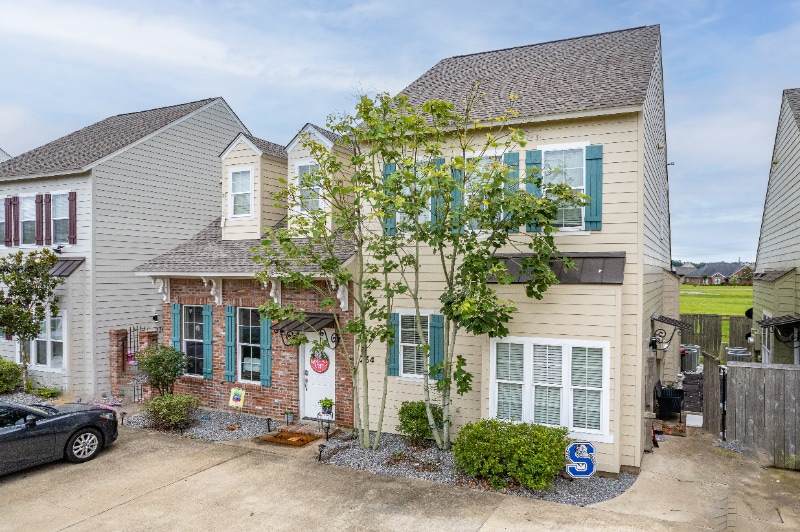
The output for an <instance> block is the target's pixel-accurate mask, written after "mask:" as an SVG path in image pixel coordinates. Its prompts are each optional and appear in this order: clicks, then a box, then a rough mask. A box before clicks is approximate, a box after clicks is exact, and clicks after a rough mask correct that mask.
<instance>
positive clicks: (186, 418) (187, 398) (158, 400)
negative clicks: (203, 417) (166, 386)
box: [144, 394, 200, 430]
mask: <svg viewBox="0 0 800 532" xmlns="http://www.w3.org/2000/svg"><path fill="white" fill-rule="evenodd" d="M199 405H200V400H199V399H198V398H197V397H194V396H192V395H172V394H167V395H159V396H157V397H153V398H152V399H148V400H147V401H146V402H145V404H144V408H145V415H146V416H147V420H148V422H149V423H150V426H151V427H153V428H156V429H161V430H172V429H174V428H176V427H178V426H179V425H180V424H182V423H183V424H188V423H189V422H190V421H191V419H192V416H194V413H195V412H196V411H197V407H198V406H199Z"/></svg>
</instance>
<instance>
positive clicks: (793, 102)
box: [783, 89, 800, 126]
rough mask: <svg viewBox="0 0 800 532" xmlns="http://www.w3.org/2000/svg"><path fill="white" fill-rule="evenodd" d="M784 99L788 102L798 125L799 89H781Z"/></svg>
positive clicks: (799, 120) (799, 114) (799, 119)
mask: <svg viewBox="0 0 800 532" xmlns="http://www.w3.org/2000/svg"><path fill="white" fill-rule="evenodd" d="M783 95H784V96H785V97H786V101H787V102H789V107H790V108H791V109H792V114H793V115H794V119H795V120H796V121H797V125H798V126H800V89H786V90H785V91H783Z"/></svg>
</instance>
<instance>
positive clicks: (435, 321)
mask: <svg viewBox="0 0 800 532" xmlns="http://www.w3.org/2000/svg"><path fill="white" fill-rule="evenodd" d="M429 336H430V348H431V365H432V366H434V365H436V364H440V363H441V362H442V361H443V360H444V316H442V315H441V314H431V318H430V332H429ZM431 377H433V378H434V379H441V378H442V372H441V371H439V372H437V373H436V375H431Z"/></svg>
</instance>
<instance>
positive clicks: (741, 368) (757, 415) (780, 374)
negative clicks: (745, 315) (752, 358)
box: [703, 362, 800, 470]
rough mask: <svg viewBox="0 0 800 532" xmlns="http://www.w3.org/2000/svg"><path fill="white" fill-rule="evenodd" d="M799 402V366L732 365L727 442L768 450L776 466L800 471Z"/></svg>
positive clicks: (748, 363) (732, 363)
mask: <svg viewBox="0 0 800 532" xmlns="http://www.w3.org/2000/svg"><path fill="white" fill-rule="evenodd" d="M798 401H800V366H789V365H785V364H756V363H750V362H731V363H729V364H728V410H727V415H726V425H727V432H728V439H729V440H739V441H741V442H742V443H743V444H745V445H747V446H750V447H756V448H758V449H761V450H763V451H766V453H767V455H768V456H769V460H770V462H771V465H773V466H775V467H782V468H786V469H798V470H800V404H798ZM703 414H704V415H705V412H704V413H703Z"/></svg>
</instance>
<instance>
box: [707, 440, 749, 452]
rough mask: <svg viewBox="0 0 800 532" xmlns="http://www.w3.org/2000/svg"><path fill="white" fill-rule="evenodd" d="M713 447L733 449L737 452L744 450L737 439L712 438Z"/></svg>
mask: <svg viewBox="0 0 800 532" xmlns="http://www.w3.org/2000/svg"><path fill="white" fill-rule="evenodd" d="M714 447H722V448H723V449H728V450H729V451H735V452H737V453H743V452H744V445H743V444H742V442H740V441H739V440H731V441H723V440H714Z"/></svg>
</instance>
